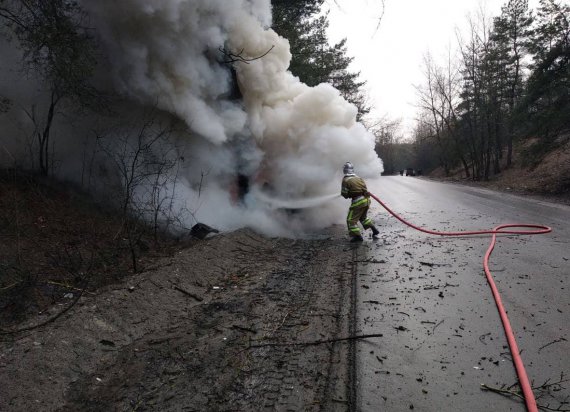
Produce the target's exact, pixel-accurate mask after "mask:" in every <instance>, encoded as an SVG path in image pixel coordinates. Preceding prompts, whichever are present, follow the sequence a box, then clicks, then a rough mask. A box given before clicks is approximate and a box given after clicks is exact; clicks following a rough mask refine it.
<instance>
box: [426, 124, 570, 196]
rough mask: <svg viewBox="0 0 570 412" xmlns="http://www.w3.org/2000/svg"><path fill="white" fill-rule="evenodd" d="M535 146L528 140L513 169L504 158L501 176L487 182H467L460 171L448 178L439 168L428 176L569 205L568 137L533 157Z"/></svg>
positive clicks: (569, 168) (515, 159)
mask: <svg viewBox="0 0 570 412" xmlns="http://www.w3.org/2000/svg"><path fill="white" fill-rule="evenodd" d="M537 147H538V144H537V142H535V141H532V140H529V141H528V142H526V143H525V145H523V146H520V147H518V148H516V150H515V153H514V162H513V165H512V167H510V168H506V167H505V165H504V162H505V160H506V158H504V159H503V164H502V171H501V173H499V174H497V175H495V176H492V177H491V178H490V180H489V181H488V182H483V181H479V182H473V181H472V180H470V179H466V178H465V175H464V172H463V169H460V168H459V169H456V170H454V171H453V172H452V174H451V176H448V177H445V176H444V174H443V170H440V169H438V170H435V171H434V172H433V173H431V174H430V176H429V177H431V178H435V179H438V180H444V181H450V182H460V183H462V184H468V185H476V186H482V187H486V188H489V189H494V190H500V191H506V192H511V193H519V194H525V195H530V196H536V197H539V198H546V199H549V200H553V201H557V202H561V203H566V204H570V136H568V135H564V136H561V137H560V142H559V145H558V147H557V148H556V149H555V150H552V151H550V152H548V153H546V154H542V155H540V156H539V155H537V154H532V153H533V152H534V151H537V150H538V149H537ZM532 159H534V160H532Z"/></svg>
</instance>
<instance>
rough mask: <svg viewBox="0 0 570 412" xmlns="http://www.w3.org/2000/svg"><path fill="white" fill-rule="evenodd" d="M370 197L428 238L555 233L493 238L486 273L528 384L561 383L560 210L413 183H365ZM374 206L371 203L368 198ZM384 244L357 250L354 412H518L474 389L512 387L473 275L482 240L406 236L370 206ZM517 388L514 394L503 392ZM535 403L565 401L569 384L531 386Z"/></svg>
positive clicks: (566, 218)
mask: <svg viewBox="0 0 570 412" xmlns="http://www.w3.org/2000/svg"><path fill="white" fill-rule="evenodd" d="M368 187H369V190H370V191H371V192H372V193H374V194H375V195H376V196H378V197H380V198H381V199H382V200H383V201H385V202H386V203H387V204H388V206H389V207H391V208H392V209H393V210H395V211H397V212H399V213H401V215H402V217H404V218H405V219H408V220H410V221H411V222H413V223H416V224H419V225H420V226H423V227H427V228H430V229H437V230H481V229H491V228H493V227H494V226H496V225H498V224H501V223H537V224H545V225H548V226H551V227H552V229H553V232H552V233H550V234H546V235H535V236H507V235H502V236H500V237H499V238H498V241H497V246H496V247H495V251H494V253H493V256H492V257H491V271H492V273H493V275H494V278H495V282H496V284H497V287H498V288H499V291H500V293H501V296H502V299H503V303H504V305H505V307H506V309H507V311H508V315H509V318H510V322H511V325H512V327H513V330H514V332H515V336H516V339H517V343H518V346H519V349H521V352H522V353H521V356H522V359H523V362H524V364H525V366H526V370H527V373H528V375H529V378H530V379H531V380H532V381H533V386H535V387H538V386H541V385H543V384H544V383H545V382H546V383H547V384H553V383H556V382H557V381H560V379H561V374H564V379H568V378H570V376H569V375H568V373H569V372H570V336H569V327H568V325H569V323H570V322H569V319H570V294H569V293H568V291H569V287H570V281H569V279H568V275H569V273H570V270H569V267H570V264H569V263H570V247H569V244H570V225H569V224H568V222H570V207H568V206H563V205H558V204H553V203H548V202H542V201H537V200H533V199H528V198H524V197H518V196H514V195H510V194H504V193H498V192H493V191H488V190H484V189H478V188H472V187H466V186H461V185H455V184H443V183H436V182H432V181H429V180H425V179H420V178H412V177H402V176H396V177H382V178H380V179H378V180H376V181H368ZM374 203H375V202H374ZM371 215H372V216H373V217H374V219H375V220H376V222H377V225H378V227H379V228H380V230H381V232H382V239H381V240H378V241H373V240H371V239H366V241H365V242H364V244H362V245H360V246H359V247H358V249H357V252H356V253H355V260H356V261H357V269H356V284H355V286H356V328H355V329H356V330H355V332H357V333H363V334H371V333H382V334H383V337H380V338H374V339H368V340H365V341H360V342H358V343H356V346H355V348H354V349H355V354H356V356H355V362H354V370H353V381H354V398H355V399H354V400H353V401H354V402H355V405H356V410H358V411H409V410H412V409H413V410H415V411H524V410H525V406H524V403H523V402H522V401H521V400H517V399H513V398H509V397H506V396H503V395H500V394H497V393H493V392H488V391H484V390H482V389H481V384H482V383H484V384H486V385H489V386H492V387H498V388H500V387H510V386H511V385H513V384H515V383H516V382H517V376H516V372H515V369H514V366H513V364H512V361H511V357H510V353H509V349H508V346H507V341H506V338H505V335H504V332H503V328H502V325H501V322H500V318H499V315H498V312H497V309H496V306H495V303H494V300H493V297H492V294H491V291H490V288H489V286H488V284H487V281H486V279H485V275H484V273H483V266H482V259H483V255H484V254H485V251H486V249H487V247H488V244H489V240H490V237H488V236H476V237H460V238H445V237H436V236H430V235H426V234H423V233H420V232H417V231H414V230H413V229H410V228H407V227H405V226H404V225H402V224H401V223H400V222H398V221H397V220H396V219H394V218H393V217H389V216H388V214H387V212H386V211H385V210H384V209H382V208H381V206H380V205H378V204H377V203H375V204H373V206H372V213H371ZM512 389H513V390H516V389H517V388H516V387H513V388H512ZM535 395H536V396H537V397H539V399H538V402H539V404H543V405H549V407H551V408H557V407H560V406H562V409H566V410H568V409H569V408H570V404H568V403H564V402H570V382H567V383H562V384H561V385H556V384H554V385H551V386H545V387H543V388H542V389H536V390H535Z"/></svg>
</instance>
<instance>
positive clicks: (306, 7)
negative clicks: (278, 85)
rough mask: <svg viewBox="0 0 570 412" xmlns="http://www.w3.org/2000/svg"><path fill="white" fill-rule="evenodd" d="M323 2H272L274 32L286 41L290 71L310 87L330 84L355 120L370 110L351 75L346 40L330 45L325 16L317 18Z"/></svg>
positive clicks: (356, 74) (354, 74) (361, 83)
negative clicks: (355, 113)
mask: <svg viewBox="0 0 570 412" xmlns="http://www.w3.org/2000/svg"><path fill="white" fill-rule="evenodd" d="M323 3H324V0H292V1H291V0H273V1H272V4H273V29H274V30H275V31H276V32H277V33H278V34H279V35H281V36H283V37H285V38H286V39H287V40H289V44H290V46H291V54H292V56H293V58H292V60H291V65H290V67H289V70H290V71H291V72H292V73H293V74H294V75H295V76H298V77H299V79H300V80H301V81H302V82H303V83H305V84H307V85H309V86H316V85H318V84H320V83H330V84H331V85H332V86H334V87H335V88H337V89H338V90H339V91H340V93H341V95H342V96H343V97H344V98H345V99H346V100H347V101H349V102H350V103H352V104H354V105H355V106H356V107H357V108H358V118H359V119H360V118H361V117H362V116H363V115H365V114H366V113H368V112H369V111H370V108H369V107H368V106H367V105H366V99H365V96H364V93H363V91H362V88H363V86H364V85H365V84H366V82H364V81H359V76H360V72H351V71H350V70H349V66H350V63H351V62H352V60H353V58H351V57H349V56H348V52H347V49H346V39H343V40H341V41H340V42H338V43H337V44H335V45H332V46H331V45H330V44H329V40H328V36H327V29H328V26H329V21H328V15H327V14H325V15H322V16H317V14H318V13H319V12H320V9H321V6H322V4H323Z"/></svg>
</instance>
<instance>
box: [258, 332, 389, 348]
mask: <svg viewBox="0 0 570 412" xmlns="http://www.w3.org/2000/svg"><path fill="white" fill-rule="evenodd" d="M382 336H384V335H383V334H382V333H374V334H371V335H355V336H349V337H346V338H335V339H323V340H314V341H309V342H275V343H260V344H257V345H250V346H249V347H250V348H263V347H267V346H315V345H322V344H323V343H335V342H344V341H350V340H358V339H368V338H381V337H382Z"/></svg>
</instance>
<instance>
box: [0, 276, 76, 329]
mask: <svg viewBox="0 0 570 412" xmlns="http://www.w3.org/2000/svg"><path fill="white" fill-rule="evenodd" d="M85 289H87V286H85V288H83V289H81V291H80V292H79V293H78V294H77V296H76V297H75V299H74V300H73V302H71V303H70V304H69V305H68V306H67V307H66V308H64V309H63V310H61V311H60V312H58V313H57V314H56V315H55V316H52V317H51V318H49V319H47V320H46V321H44V322H40V323H38V324H36V325H32V326H26V327H24V328H20V329H14V330H0V335H13V334H16V333H20V332H25V331H29V330H33V329H37V328H40V327H42V326H45V325H47V324H48V323H51V322H53V321H55V320H56V319H57V318H59V317H60V316H62V315H63V314H64V313H65V312H67V311H68V310H69V309H71V308H72V307H73V306H75V304H76V303H77V301H79V299H80V298H81V296H83V293H84V292H85Z"/></svg>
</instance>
